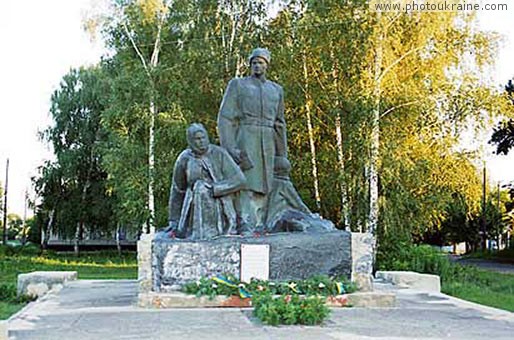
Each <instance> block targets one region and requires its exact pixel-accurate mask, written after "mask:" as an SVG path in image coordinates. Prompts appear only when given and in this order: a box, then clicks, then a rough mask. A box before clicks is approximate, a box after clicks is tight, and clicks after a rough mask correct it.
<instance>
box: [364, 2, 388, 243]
mask: <svg viewBox="0 0 514 340" xmlns="http://www.w3.org/2000/svg"><path fill="white" fill-rule="evenodd" d="M377 18H378V24H377V29H378V30H379V32H378V34H377V39H376V46H375V62H374V79H373V80H374V82H373V83H374V84H373V112H372V118H371V119H372V121H371V147H370V162H369V174H368V175H369V216H368V225H367V229H368V230H367V231H368V232H369V233H371V234H373V235H375V234H376V230H377V226H378V213H379V206H378V165H379V157H380V153H379V147H380V96H381V81H382V76H383V74H382V70H381V69H382V59H383V46H382V44H383V40H384V36H383V31H382V28H381V26H380V25H381V20H380V19H381V13H380V12H377Z"/></svg>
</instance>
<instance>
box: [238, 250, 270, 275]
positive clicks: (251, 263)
mask: <svg viewBox="0 0 514 340" xmlns="http://www.w3.org/2000/svg"><path fill="white" fill-rule="evenodd" d="M252 277H254V278H256V279H259V280H268V279H269V244H241V281H242V282H250V279H251V278H252Z"/></svg>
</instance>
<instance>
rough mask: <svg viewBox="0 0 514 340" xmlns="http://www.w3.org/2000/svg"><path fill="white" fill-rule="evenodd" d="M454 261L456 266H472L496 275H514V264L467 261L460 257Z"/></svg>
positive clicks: (477, 260)
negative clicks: (496, 273)
mask: <svg viewBox="0 0 514 340" xmlns="http://www.w3.org/2000/svg"><path fill="white" fill-rule="evenodd" d="M454 261H455V262H456V263H458V264H462V265H472V266H476V267H478V268H480V269H485V270H490V271H494V272H498V273H504V274H514V264H511V263H502V262H497V261H493V260H484V259H469V258H460V257H457V258H456V259H455V260H454Z"/></svg>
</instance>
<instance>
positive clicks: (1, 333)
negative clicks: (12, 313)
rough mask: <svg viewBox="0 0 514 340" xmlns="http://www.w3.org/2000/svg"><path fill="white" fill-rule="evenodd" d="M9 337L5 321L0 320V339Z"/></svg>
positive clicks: (4, 339) (3, 339) (5, 339)
mask: <svg viewBox="0 0 514 340" xmlns="http://www.w3.org/2000/svg"><path fill="white" fill-rule="evenodd" d="M7 339H9V333H8V330H7V321H4V320H0V340H7Z"/></svg>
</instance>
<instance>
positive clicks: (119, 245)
mask: <svg viewBox="0 0 514 340" xmlns="http://www.w3.org/2000/svg"><path fill="white" fill-rule="evenodd" d="M116 249H118V255H120V256H121V242H120V225H119V224H118V225H116Z"/></svg>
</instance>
